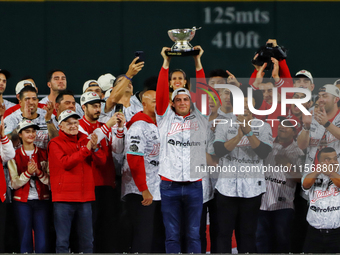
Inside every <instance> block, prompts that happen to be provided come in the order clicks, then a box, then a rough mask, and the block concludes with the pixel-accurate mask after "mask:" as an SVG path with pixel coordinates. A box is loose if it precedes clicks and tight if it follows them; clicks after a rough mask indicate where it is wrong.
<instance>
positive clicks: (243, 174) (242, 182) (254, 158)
mask: <svg viewBox="0 0 340 255" xmlns="http://www.w3.org/2000/svg"><path fill="white" fill-rule="evenodd" d="M231 121H232V123H233V125H232V126H231V125H230V122H228V123H227V124H225V125H217V126H216V131H215V141H219V142H223V143H224V142H226V141H229V140H230V139H232V138H234V137H235V136H236V135H237V134H238V129H239V124H237V117H236V116H235V115H232V119H231ZM262 124H263V125H262ZM251 125H252V127H251V130H252V132H253V134H254V135H255V136H256V137H257V138H258V139H259V140H260V141H261V142H263V143H265V144H267V145H269V146H270V147H273V137H272V129H271V127H270V125H269V124H268V123H264V122H262V121H261V120H259V119H256V118H254V119H253V120H252V122H251ZM261 125H262V126H261ZM219 164H220V167H221V169H220V173H219V178H218V180H217V183H216V189H217V190H218V192H219V193H221V194H222V195H224V196H229V197H244V198H251V197H255V196H258V195H260V194H262V193H264V192H266V184H265V180H264V174H263V172H262V166H263V159H261V158H260V157H259V156H258V155H257V154H256V153H255V152H254V150H253V149H252V148H251V146H250V143H249V140H248V137H247V136H245V135H244V136H243V137H242V139H241V141H240V142H239V143H238V144H237V145H236V147H235V148H234V150H232V151H231V152H230V153H228V154H226V155H225V156H223V157H221V158H220V163H219Z"/></svg>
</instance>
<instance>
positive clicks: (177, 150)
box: [156, 106, 208, 182]
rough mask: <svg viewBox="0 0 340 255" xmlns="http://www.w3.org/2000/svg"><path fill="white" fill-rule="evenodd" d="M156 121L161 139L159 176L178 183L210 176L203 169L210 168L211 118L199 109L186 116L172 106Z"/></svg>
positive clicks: (194, 109) (158, 116) (157, 116)
mask: <svg viewBox="0 0 340 255" xmlns="http://www.w3.org/2000/svg"><path fill="white" fill-rule="evenodd" d="M156 118H157V125H158V128H159V133H160V139H161V149H160V170H159V174H160V175H161V176H163V177H165V178H168V179H170V180H172V181H177V182H187V181H197V180H199V179H201V178H202V177H203V176H204V175H206V173H204V172H203V171H202V169H203V168H205V167H206V165H207V160H206V154H205V153H206V143H207V127H208V119H207V117H206V116H203V115H202V114H201V113H200V112H199V111H198V110H197V108H196V107H193V109H192V112H191V113H190V114H189V115H188V116H185V117H183V116H180V115H177V114H176V113H175V112H174V111H173V110H172V109H171V108H170V106H168V108H167V110H166V112H165V113H164V115H162V116H160V115H157V114H156Z"/></svg>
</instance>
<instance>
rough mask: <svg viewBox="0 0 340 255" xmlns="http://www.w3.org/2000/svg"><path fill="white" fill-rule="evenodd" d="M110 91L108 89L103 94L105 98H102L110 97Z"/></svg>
mask: <svg viewBox="0 0 340 255" xmlns="http://www.w3.org/2000/svg"><path fill="white" fill-rule="evenodd" d="M111 91H112V89H109V90H108V91H106V92H105V96H104V98H108V97H110V95H111Z"/></svg>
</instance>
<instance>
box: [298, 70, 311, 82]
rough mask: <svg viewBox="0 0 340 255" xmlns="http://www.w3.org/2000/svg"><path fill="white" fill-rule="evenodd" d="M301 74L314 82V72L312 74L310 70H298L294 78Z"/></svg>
mask: <svg viewBox="0 0 340 255" xmlns="http://www.w3.org/2000/svg"><path fill="white" fill-rule="evenodd" d="M301 76H305V77H307V78H308V79H310V81H311V82H312V83H314V81H313V76H312V74H311V73H310V72H308V71H307V70H301V71H298V72H297V73H296V74H295V77H294V78H298V77H301Z"/></svg>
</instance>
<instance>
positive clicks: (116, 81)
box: [112, 74, 125, 88]
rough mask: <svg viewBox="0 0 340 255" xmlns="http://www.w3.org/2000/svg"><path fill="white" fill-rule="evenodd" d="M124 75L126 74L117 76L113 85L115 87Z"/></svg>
mask: <svg viewBox="0 0 340 255" xmlns="http://www.w3.org/2000/svg"><path fill="white" fill-rule="evenodd" d="M123 76H125V74H120V75H118V76H117V77H116V79H115V81H114V83H113V84H112V87H113V88H114V87H115V86H116V85H117V83H118V80H119V78H120V77H123Z"/></svg>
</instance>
